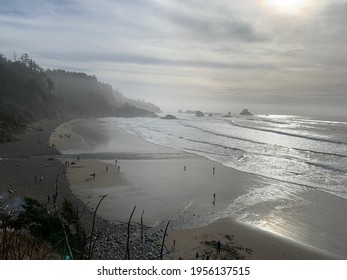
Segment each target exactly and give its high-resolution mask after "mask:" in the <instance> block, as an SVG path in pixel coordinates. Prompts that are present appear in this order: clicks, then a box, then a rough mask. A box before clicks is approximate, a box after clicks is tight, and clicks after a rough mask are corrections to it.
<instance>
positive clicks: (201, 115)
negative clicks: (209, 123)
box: [195, 111, 205, 117]
mask: <svg viewBox="0 0 347 280" xmlns="http://www.w3.org/2000/svg"><path fill="white" fill-rule="evenodd" d="M195 116H197V117H205V114H204V113H203V112H201V111H197V112H196V114H195Z"/></svg>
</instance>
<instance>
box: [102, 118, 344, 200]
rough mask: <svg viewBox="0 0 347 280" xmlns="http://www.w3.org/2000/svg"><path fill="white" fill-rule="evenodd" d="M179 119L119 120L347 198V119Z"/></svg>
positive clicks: (175, 143) (159, 140) (143, 132)
mask: <svg viewBox="0 0 347 280" xmlns="http://www.w3.org/2000/svg"><path fill="white" fill-rule="evenodd" d="M177 118H178V119H177V120H163V119H151V118H134V119H114V121H116V122H117V125H118V126H119V127H121V128H122V129H123V130H125V131H126V132H128V133H130V134H133V135H136V136H138V137H140V138H142V139H144V140H146V141H149V142H152V143H155V144H160V145H164V146H167V147H172V148H175V149H177V150H181V151H186V152H190V153H194V154H198V155H201V156H204V157H206V158H208V159H211V160H214V161H217V162H219V163H221V164H223V165H225V166H228V167H232V168H234V169H237V170H240V171H244V172H248V173H253V174H257V175H261V176H264V177H268V178H272V179H276V180H277V181H280V182H283V183H290V184H294V185H298V186H304V187H308V188H313V189H317V190H321V191H323V192H327V193H330V194H333V195H336V196H339V197H342V198H344V199H347V176H346V173H347V122H346V121H338V120H333V121H330V120H318V119H314V118H309V117H301V116H288V115H266V116H265V115H257V116H240V115H234V116H231V117H223V116H220V115H215V116H212V117H203V118H198V117H195V115H189V114H177ZM108 123H109V122H108Z"/></svg>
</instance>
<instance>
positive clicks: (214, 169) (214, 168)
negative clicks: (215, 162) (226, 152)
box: [213, 166, 216, 176]
mask: <svg viewBox="0 0 347 280" xmlns="http://www.w3.org/2000/svg"><path fill="white" fill-rule="evenodd" d="M215 171H216V167H214V166H213V176H214V173H215Z"/></svg>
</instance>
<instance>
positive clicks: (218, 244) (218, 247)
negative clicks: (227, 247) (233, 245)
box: [216, 240, 222, 254]
mask: <svg viewBox="0 0 347 280" xmlns="http://www.w3.org/2000/svg"><path fill="white" fill-rule="evenodd" d="M216 248H217V253H218V254H219V253H220V249H221V248H222V243H220V240H218V242H217V244H216Z"/></svg>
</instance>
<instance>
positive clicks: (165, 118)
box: [160, 115, 177, 120]
mask: <svg viewBox="0 0 347 280" xmlns="http://www.w3.org/2000/svg"><path fill="white" fill-rule="evenodd" d="M160 119H162V120H176V119H177V118H176V117H175V116H173V115H166V116H165V117H161V118H160Z"/></svg>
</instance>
